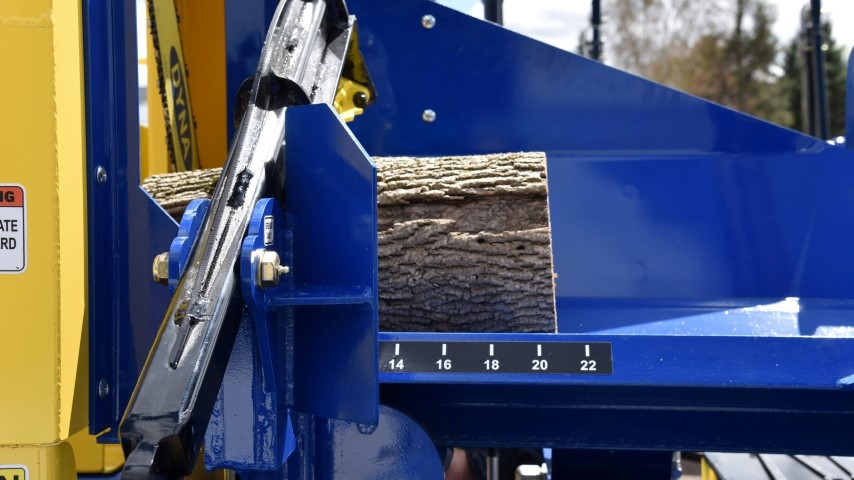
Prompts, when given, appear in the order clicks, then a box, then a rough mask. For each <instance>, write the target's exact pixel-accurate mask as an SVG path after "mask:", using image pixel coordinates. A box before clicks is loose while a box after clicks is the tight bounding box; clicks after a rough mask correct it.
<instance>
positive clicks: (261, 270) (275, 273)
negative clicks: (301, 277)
mask: <svg viewBox="0 0 854 480" xmlns="http://www.w3.org/2000/svg"><path fill="white" fill-rule="evenodd" d="M255 258H256V259H257V260H256V261H257V262H258V268H257V272H258V273H257V278H256V280H255V284H256V285H258V286H259V287H261V288H270V287H275V286H276V285H278V284H279V277H281V276H282V275H284V274H286V273H288V272H289V271H290V268H288V267H285V266H282V264H281V259H280V258H279V254H278V253H276V252H273V251H270V250H263V251H261V252H260V253H258V255H256V257H255Z"/></svg>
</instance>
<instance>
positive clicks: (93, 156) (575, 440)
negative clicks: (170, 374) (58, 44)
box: [84, 0, 854, 470]
mask: <svg viewBox="0 0 854 480" xmlns="http://www.w3.org/2000/svg"><path fill="white" fill-rule="evenodd" d="M256 3H257V5H256ZM256 3H253V5H255V7H257V8H261V9H263V8H266V7H264V5H265V4H264V3H263V2H256ZM349 4H350V9H351V13H354V14H356V15H357V16H358V18H359V26H360V37H361V43H362V48H363V51H364V55H365V57H366V62H367V64H368V65H369V66H370V68H371V72H372V75H373V78H374V80H375V82H376V83H377V90H378V93H379V100H378V102H377V104H375V105H374V106H373V107H372V108H370V109H368V110H367V111H366V113H365V115H363V116H362V117H359V118H358V120H357V121H356V122H355V123H354V124H353V125H352V129H353V132H354V133H355V135H356V136H357V138H358V139H359V141H360V142H361V143H362V144H363V145H364V146H365V149H366V150H367V151H368V153H370V154H372V155H393V154H415V155H444V154H477V153H486V152H495V151H513V150H540V151H545V152H547V155H548V158H549V160H548V162H549V163H548V168H549V186H550V198H549V201H550V211H551V218H552V226H553V238H554V257H555V269H556V272H557V273H558V275H559V277H558V279H557V295H558V305H557V306H558V319H559V320H558V321H559V331H560V332H561V335H557V336H530V335H510V336H500V338H501V340H507V339H510V340H525V341H528V340H531V339H533V338H536V339H537V340H538V341H539V340H542V341H544V342H545V341H560V340H562V339H564V338H566V339H569V340H573V341H578V340H590V341H610V342H611V343H612V344H613V350H614V374H613V375H612V376H596V377H590V376H584V377H576V376H571V375H563V376H548V377H532V376H531V377H529V376H524V375H523V376H498V377H496V376H493V375H490V376H489V377H484V376H483V375H479V374H467V375H432V374H415V375H410V374H382V375H381V376H380V382H381V387H380V388H381V401H383V402H384V403H387V404H389V405H391V406H394V407H396V408H398V409H400V410H401V411H404V412H406V413H407V414H409V415H411V416H412V417H414V418H415V419H416V420H417V421H418V422H420V423H422V424H423V425H424V426H425V429H426V430H427V431H428V433H430V435H431V437H432V438H433V439H434V440H435V441H436V442H437V443H439V444H453V445H466V444H468V445H476V444H489V445H552V446H557V447H585V448H586V447H590V448H630V449H665V450H666V449H683V448H684V449H709V450H718V451H720V450H728V451H744V450H763V451H780V452H785V451H791V452H798V453H807V452H815V453H825V454H827V453H839V454H849V455H850V454H851V453H852V446H854V445H852V440H851V439H850V438H848V436H847V435H846V433H847V432H849V431H850V430H851V427H852V418H854V412H852V407H851V405H854V402H852V401H854V391H852V390H851V388H850V387H851V384H852V381H851V380H850V379H851V378H852V377H851V375H852V374H854V338H852V337H854V335H852V332H854V330H852V329H854V320H852V319H854V316H852V315H851V313H852V311H851V310H852V305H854V304H852V302H851V298H852V292H854V269H851V268H850V265H854V250H852V249H851V248H850V245H852V244H854V208H852V207H854V205H853V204H854V195H851V190H850V185H851V184H852V181H854V162H851V160H852V159H854V154H852V152H850V151H848V150H845V149H842V148H838V147H833V146H829V145H827V144H825V143H823V142H821V141H819V140H817V139H814V138H811V137H807V136H804V135H801V134H799V133H796V132H793V131H790V130H786V129H783V128H780V127H778V126H775V125H772V124H769V123H766V122H763V121H760V120H757V119H755V118H752V117H749V116H747V115H743V114H740V113H738V112H735V111H732V110H729V109H726V108H724V107H720V106H718V105H714V104H711V103H709V102H706V101H703V100H701V99H698V98H695V97H691V96H689V95H686V94H683V93H680V92H677V91H674V90H671V89H668V88H666V87H663V86H660V85H657V84H654V83H652V82H648V81H645V80H643V79H639V78H636V77H633V76H631V75H628V74H625V73H623V72H620V71H617V70H614V69H611V68H608V67H606V66H603V65H600V64H598V63H595V62H592V61H589V60H586V59H584V58H581V57H578V56H575V55H572V54H569V53H566V52H563V51H560V50H558V49H555V48H552V47H549V46H547V45H543V44H541V43H539V42H536V41H533V40H530V39H527V38H524V37H522V36H519V35H515V34H513V33H511V32H507V31H505V30H502V29H501V28H499V27H497V26H494V25H491V24H488V23H485V22H481V21H478V20H476V19H473V18H470V17H467V16H465V15H462V14H459V13H456V12H453V11H451V10H448V9H446V8H444V7H442V6H440V5H436V4H434V3H432V2H426V1H420V0H407V1H395V0H350V2H349ZM229 5H230V4H229ZM227 11H228V12H229V17H230V18H231V17H232V16H233V15H236V13H234V12H232V11H231V10H227ZM259 11H260V10H259ZM133 12H134V5H133V2H132V1H130V0H122V1H116V2H113V1H108V0H89V1H88V2H87V3H86V5H85V9H84V26H85V35H86V38H85V49H86V58H87V65H86V104H87V122H88V124H87V132H88V134H87V145H88V147H87V148H88V149H89V152H88V160H87V166H88V168H89V172H90V175H89V177H90V184H89V192H90V193H89V245H90V276H89V281H90V331H91V335H90V338H91V373H90V374H91V378H92V382H91V383H92V389H91V397H92V402H91V430H92V431H95V432H98V431H102V430H103V429H106V428H112V429H113V432H115V430H116V428H115V427H116V425H117V422H118V420H119V417H120V415H121V412H122V410H123V409H124V406H125V404H126V402H127V397H128V395H129V394H130V392H131V390H132V389H133V386H134V383H135V380H136V378H137V375H138V372H139V368H140V366H141V365H142V363H143V361H144V358H145V355H146V354H147V352H148V349H149V346H150V342H151V339H152V338H153V337H154V333H155V331H156V329H157V327H158V325H159V322H160V320H161V313H162V311H163V308H165V305H166V303H167V301H168V298H167V296H168V295H167V292H166V290H167V289H165V288H162V287H160V286H157V285H155V284H154V283H153V282H152V281H151V279H150V264H151V263H150V262H151V259H152V258H153V256H154V255H155V254H157V253H159V252H162V251H165V250H167V249H168V246H169V242H170V241H171V240H172V238H173V237H174V236H175V233H176V231H177V226H176V224H175V222H173V221H172V220H171V219H170V218H169V217H168V215H166V214H165V212H163V211H162V210H161V209H159V207H157V206H156V205H155V204H154V202H152V201H151V199H150V198H148V196H147V195H145V193H144V192H142V191H141V190H140V189H139V188H138V186H137V185H138V182H139V171H138V168H137V165H136V161H135V160H134V159H135V158H137V152H138V136H137V135H138V133H137V130H136V125H137V122H136V105H137V99H136V95H135V92H136V85H135V81H134V80H135V73H134V72H135V70H134V63H135V62H133V59H134V58H135V57H134V55H135V41H136V39H135V33H134V32H135V25H134V24H133ZM425 14H431V15H433V16H434V17H435V18H436V19H437V22H436V26H435V27H434V28H432V29H429V30H428V29H424V28H423V27H422V26H421V17H422V16H423V15H425ZM235 21H238V20H235ZM231 22H232V20H231V19H230V20H228V21H227V23H228V25H232V23H231ZM253 22H257V29H258V30H257V31H254V30H253V29H252V28H251V24H252V23H253ZM229 28H231V27H229ZM243 28H244V30H242V33H241V32H237V31H235V32H232V31H229V32H228V36H227V41H228V42H229V50H228V51H229V52H232V47H233V46H234V45H238V46H239V45H241V42H244V41H245V38H244V37H253V35H257V34H258V32H263V31H264V29H265V28H266V22H264V21H263V19H262V18H261V17H260V15H255V16H253V17H252V19H251V20H247V23H246V24H245V25H244V27H243ZM253 38H254V37H253ZM245 45H247V46H246V47H245V48H244V49H238V50H235V51H239V52H241V55H240V58H243V60H240V61H237V58H238V57H235V56H233V55H232V53H229V65H230V68H229V73H228V74H229V82H231V80H232V78H241V75H240V71H241V70H240V69H241V68H242V67H241V66H240V65H241V64H242V62H243V61H244V60H245V58H246V57H249V58H252V59H253V61H254V59H255V58H257V53H256V52H254V51H252V49H253V48H255V47H254V46H253V45H256V44H255V43H252V41H249V43H245ZM257 47H258V48H260V43H258V44H257ZM229 85H231V83H229ZM849 90H854V88H849ZM129 106H130V108H129ZM427 108H430V109H433V110H434V111H436V113H437V118H436V121H435V122H433V123H430V124H427V123H424V122H422V120H421V112H422V111H423V110H424V109H427ZM850 115H851V114H850V112H849V116H850ZM226 121H228V122H231V119H227V120H226ZM289 125H290V124H289ZM290 134H291V129H290V128H289V135H290ZM302 135H303V136H301V137H299V138H300V139H301V141H302V143H306V144H311V143H313V142H311V141H306V140H305V139H316V138H320V137H319V136H318V135H317V134H316V132H302ZM290 143H293V142H290ZM290 143H289V145H290ZM296 143H300V141H296ZM98 165H103V166H104V167H105V168H106V170H107V172H108V179H107V181H106V182H105V183H104V184H98V183H97V182H96V181H95V177H94V175H95V171H96V168H97V166H98ZM325 220H326V219H324V218H315V219H311V220H310V221H312V222H317V223H322V222H324V221H325ZM365 235H368V233H365ZM791 297H797V298H795V299H792V298H791ZM382 338H385V339H419V340H423V339H434V340H441V341H455V340H492V339H495V338H499V337H498V336H495V335H477V334H465V335H463V334H457V335H451V334H443V335H440V334H414V333H385V334H382ZM315 340H317V341H322V338H319V339H315ZM299 345H301V344H299V343H298V344H297V346H298V347H299ZM304 345H308V343H306V344H304ZM305 350H308V349H305V348H303V351H305ZM371 368H376V365H375V364H374V365H371ZM295 374H296V375H303V376H305V377H306V378H307V377H310V376H312V375H313V373H312V372H311V371H310V370H309V369H305V370H302V371H301V372H300V370H299V367H298V368H297V372H295ZM99 379H104V381H105V382H106V383H107V384H108V385H109V387H110V388H109V392H108V393H107V394H106V395H105V396H104V398H100V397H99V395H98V383H99ZM366 387H367V389H370V388H372V387H371V386H365V385H362V386H358V385H355V386H353V387H352V388H356V389H359V388H366ZM102 391H103V390H102ZM339 400H344V401H346V399H339ZM381 416H382V414H381ZM300 422H303V423H306V422H308V423H311V420H310V419H306V418H300V419H297V421H296V422H295V423H296V424H298V426H297V428H302V427H299V424H300ZM380 424H382V420H381V421H380ZM306 428H308V427H306ZM323 428H326V427H318V426H316V427H315V430H316V431H320V430H323ZM347 428H349V427H347ZM340 430H346V428H344V427H342V428H341V429H340ZM792 432H797V434H794V435H793V434H792ZM102 438H104V439H106V440H108V441H114V440H115V434H114V433H111V434H108V435H106V436H103V437H102ZM329 438H331V437H329ZM330 443H334V442H331V441H330ZM353 443H354V444H358V443H359V442H358V441H354V442H353ZM340 448H344V447H340ZM353 448H355V447H353ZM413 448H414V447H413ZM305 458H309V457H305ZM294 468H296V467H294ZM324 468H325V467H324ZM333 470H334V469H333Z"/></svg>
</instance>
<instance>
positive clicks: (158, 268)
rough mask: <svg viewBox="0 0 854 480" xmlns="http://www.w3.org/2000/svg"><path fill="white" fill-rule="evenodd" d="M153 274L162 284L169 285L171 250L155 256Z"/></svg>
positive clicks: (152, 265) (155, 279)
mask: <svg viewBox="0 0 854 480" xmlns="http://www.w3.org/2000/svg"><path fill="white" fill-rule="evenodd" d="M151 276H152V277H153V278H154V281H155V282H157V283H159V284H160V285H169V252H163V253H161V254H159V255H157V256H156V257H154V262H153V263H152V264H151Z"/></svg>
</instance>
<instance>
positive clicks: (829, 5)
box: [439, 0, 854, 52]
mask: <svg viewBox="0 0 854 480" xmlns="http://www.w3.org/2000/svg"><path fill="white" fill-rule="evenodd" d="M697 1H702V0H697ZM768 2H769V3H770V4H772V5H774V6H775V7H776V9H777V21H776V23H775V25H774V33H775V34H776V36H777V40H779V41H780V43H781V44H783V45H785V44H788V43H789V41H790V40H791V39H792V38H793V37H794V36H795V34H796V33H797V31H798V29H799V28H800V11H801V7H802V6H803V5H804V4H805V3H808V0H768ZM439 3H441V4H443V5H447V6H449V7H452V8H455V9H457V10H460V11H462V12H466V13H468V14H471V15H474V16H477V17H481V18H482V17H483V4H482V3H481V0H439ZM590 3H591V2H590V0H504V23H505V26H506V27H507V28H509V29H511V30H514V31H517V32H519V33H522V34H524V35H527V36H529V37H533V38H536V39H537V40H540V41H543V42H546V43H550V44H552V45H554V46H556V47H560V48H563V49H565V50H570V51H575V48H576V46H577V43H578V34H579V32H580V31H581V30H583V29H584V28H586V27H587V26H588V23H589V22H588V17H589V15H590ZM607 7H608V0H603V1H602V13H603V14H604V15H605V16H606V17H607V15H608V9H607ZM822 9H823V10H824V11H825V12H827V15H828V17H829V18H830V21H831V22H833V25H834V27H835V28H834V30H833V36H834V37H835V38H836V40H837V42H839V43H840V44H842V45H844V46H845V47H846V48H847V49H848V50H850V47H851V46H852V45H854V28H852V26H851V23H852V22H854V0H823V1H822ZM606 20H607V18H606ZM845 25H847V26H846V27H843V26H845ZM605 48H606V52H607V44H606V45H605ZM848 50H847V51H848Z"/></svg>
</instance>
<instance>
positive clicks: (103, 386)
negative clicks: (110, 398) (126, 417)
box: [98, 378, 110, 400]
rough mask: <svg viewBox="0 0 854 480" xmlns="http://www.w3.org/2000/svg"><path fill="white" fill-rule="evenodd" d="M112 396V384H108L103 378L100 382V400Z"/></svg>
mask: <svg viewBox="0 0 854 480" xmlns="http://www.w3.org/2000/svg"><path fill="white" fill-rule="evenodd" d="M109 394H110V384H109V383H107V379H106V378H102V379H101V381H100V382H98V398H100V399H102V400H103V399H105V398H107V395H109Z"/></svg>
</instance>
